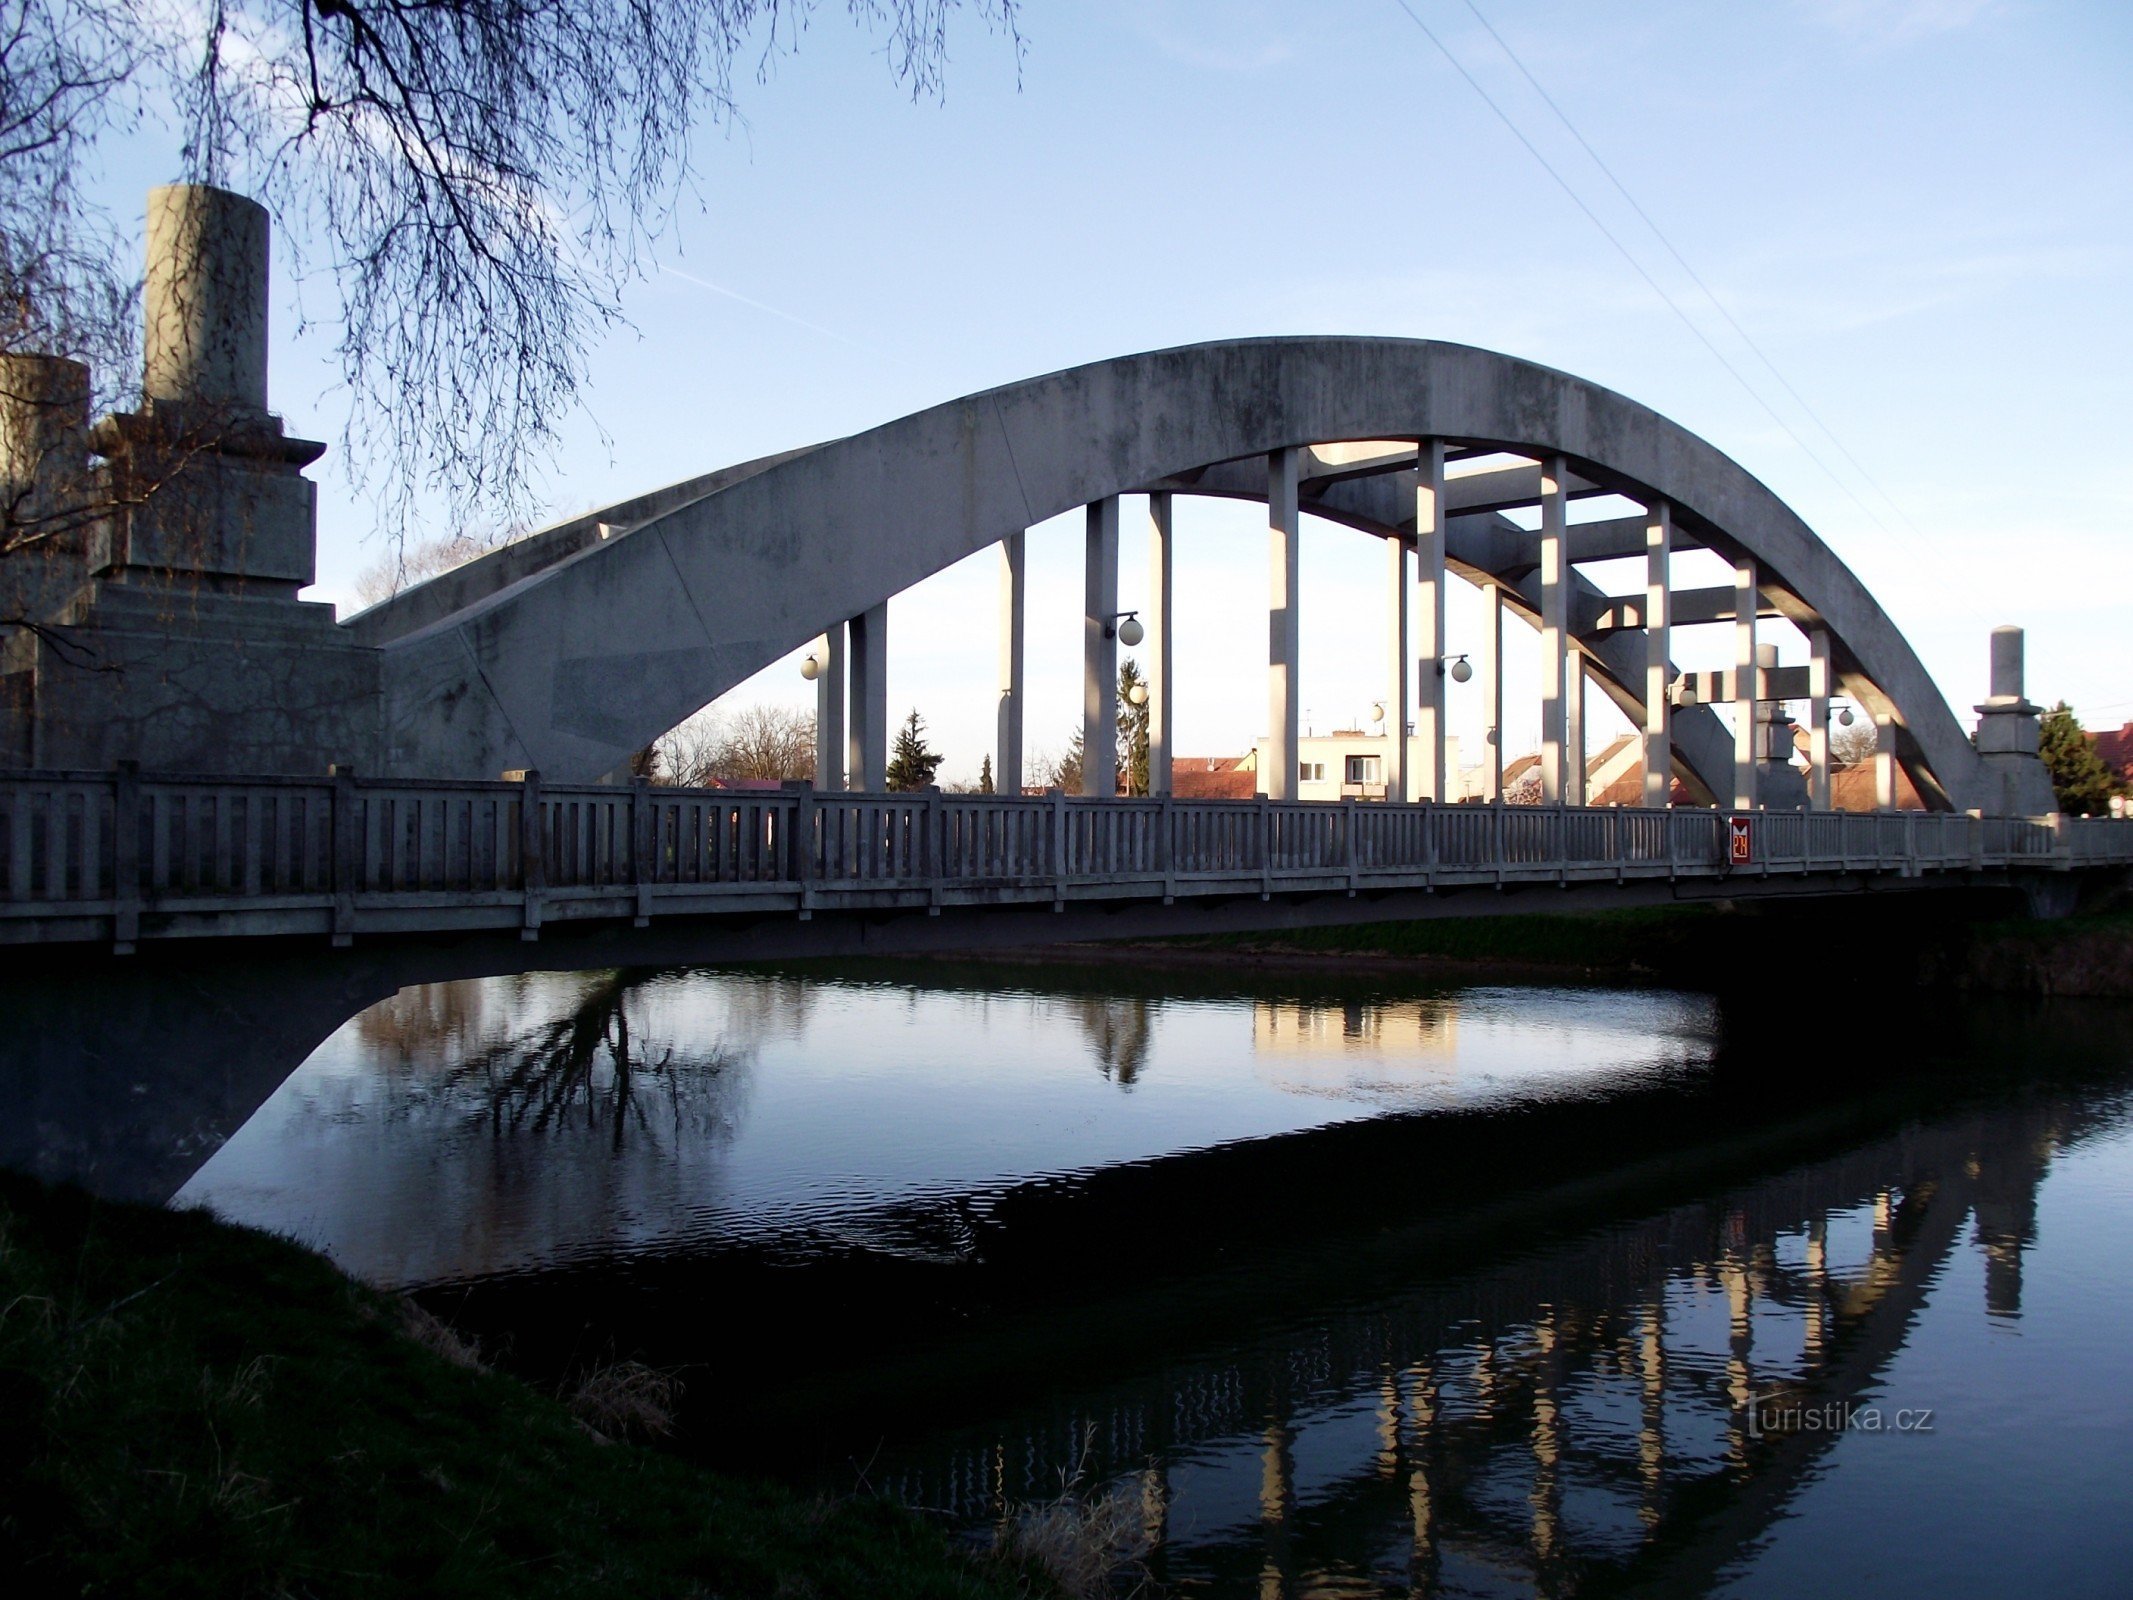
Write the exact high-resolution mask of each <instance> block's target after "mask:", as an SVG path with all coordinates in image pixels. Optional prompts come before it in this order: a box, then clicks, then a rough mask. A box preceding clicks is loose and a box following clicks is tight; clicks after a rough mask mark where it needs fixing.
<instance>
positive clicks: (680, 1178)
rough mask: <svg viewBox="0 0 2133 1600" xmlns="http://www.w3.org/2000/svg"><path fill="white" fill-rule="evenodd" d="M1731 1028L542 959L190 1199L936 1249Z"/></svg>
mask: <svg viewBox="0 0 2133 1600" xmlns="http://www.w3.org/2000/svg"><path fill="white" fill-rule="evenodd" d="M914 971H923V973H924V976H923V977H922V978H921V979H920V980H919V981H913V976H912V974H913V972H914ZM1462 1019H1463V1020H1462ZM1715 1032H1716V1021H1715V1016H1714V1014H1713V1012H1712V1009H1711V1005H1710V1002H1709V1001H1708V1000H1705V999H1702V998H1700V997H1693V996H1685V995H1676V994H1667V993H1656V992H1655V993H1646V994H1634V995H1625V994H1617V993H1609V992H1603V991H1580V990H1562V991H1551V990H1544V989H1535V990H1527V991H1513V990H1502V989H1486V988H1482V989H1473V990H1468V991H1463V992H1460V993H1456V994H1440V995H1430V996H1422V997H1417V996H1415V995H1412V994H1400V993H1397V992H1392V993H1388V992H1384V991H1383V990H1382V989H1377V988H1370V987H1353V986H1341V985H1338V984H1336V985H1334V986H1332V987H1330V988H1327V987H1324V986H1321V987H1319V988H1317V989H1306V990H1304V991H1303V992H1298V991H1296V990H1295V989H1294V988H1293V987H1292V988H1291V989H1290V990H1289V991H1288V992H1283V993H1279V994H1272V995H1268V994H1258V995H1254V994H1251V993H1239V992H1237V991H1236V990H1235V989H1234V988H1233V987H1228V986H1225V985H1223V984H1219V983H1218V984H1212V985H1208V984H1202V985H1200V986H1197V987H1195V986H1193V985H1191V984H1186V985H1183V986H1180V985H1176V984H1171V985H1165V986H1151V987H1148V988H1145V989H1143V990H1142V991H1140V992H1135V991H1134V990H1133V989H1131V988H1128V989H1127V990H1126V991H1125V992H1120V991H1119V989H1118V988H1117V987H1116V986H1107V979H1099V980H1097V981H1094V982H1092V981H1090V979H1089V978H1088V977H1087V975H1080V976H1079V977H1075V978H1070V979H1069V980H1068V981H1064V982H1050V983H1047V982H1038V981H1026V982H1024V983H1023V985H1022V986H1021V987H1019V988H1005V987H1001V986H1000V975H999V974H998V973H997V972H989V971H988V972H969V973H958V972H957V971H955V970H954V969H952V968H938V969H909V968H906V969H891V970H884V971H880V972H874V971H867V970H864V969H851V970H849V971H846V972H844V973H842V974H840V975H837V976H814V975H798V974H793V973H769V972H748V973H739V972H703V971H689V972H621V971H613V972H595V973H584V974H575V975H555V974H546V975H543V974H534V975H529V976H524V977H517V978H504V979H496V980H491V981H486V982H473V983H455V984H445V985H436V986H431V987H425V988H415V989H409V990H407V991H405V992H403V993H402V994H400V995H398V996H396V997H395V998H394V999H392V1000H390V1001H387V1002H386V1003H384V1004H383V1005H380V1006H376V1007H373V1008H372V1009H371V1010H369V1011H366V1012H365V1013H363V1014H362V1015H361V1016H359V1017H357V1018H356V1019H354V1020H353V1021H352V1022H350V1023H349V1024H348V1025H347V1026H346V1027H344V1028H343V1029H341V1030H340V1032H339V1033H337V1034H336V1035H335V1036H334V1037H333V1038H332V1039H330V1040H328V1041H327V1043H326V1044H325V1045H323V1046H321V1047H320V1049H319V1050H318V1051H317V1052H316V1053H315V1054H314V1055H313V1057H312V1058H311V1060H309V1061H308V1062H306V1063H305V1064H304V1065H303V1067H302V1068H300V1069H299V1070H298V1071H297V1072H296V1073H294V1074H293V1075H292V1076H291V1077H290V1079H289V1081H288V1082H287V1083H286V1084H284V1085H283V1087H282V1088H281V1090H280V1091H279V1092H278V1093H277V1094H276V1095H275V1097H274V1098H273V1099H271V1100H270V1101H269V1102H268V1103H267V1104H266V1105H265V1106H264V1107H262V1108H261V1110H260V1111H259V1113H258V1114H257V1115H256V1116H254V1117H253V1119H252V1120H251V1122H250V1123H248V1124H247V1125H246V1127H245V1128H244V1129H242V1130H241V1131H240V1132H239V1133H238V1134H237V1135H236V1137H234V1138H233V1139H231V1140H230V1142H229V1143H228V1144H227V1145H226V1146H225V1147H224V1148H223V1150H222V1151H221V1152H220V1153H218V1154H217V1155H216V1157H215V1158H214V1159H213V1160H212V1161H210V1162H209V1163H208V1164H207V1165H206V1166H205V1167H203V1168H202V1170H201V1171H200V1173H199V1174H198V1175H197V1176H196V1177H195V1178H194V1180H193V1181H192V1182H191V1183H190V1184H188V1185H187V1186H186V1188H185V1190H184V1191H183V1192H182V1193H181V1195H180V1199H181V1201H187V1202H200V1203H205V1204H208V1205H211V1206H213V1207H214V1208H215V1209H217V1210H218V1211H221V1212H223V1213H225V1214H226V1215H230V1216H232V1217H235V1218H237V1219H239V1220H243V1221H248V1222H253V1223H256V1224H259V1225H263V1226H269V1227H275V1228H279V1229H282V1230H283V1231H287V1232H291V1233H294V1234H296V1235H298V1236H299V1237H302V1238H306V1239H308V1240H311V1241H312V1242H314V1243H317V1244H319V1245H321V1246H323V1247H325V1248H327V1249H330V1250H332V1251H333V1252H334V1253H335V1254H336V1255H337V1256H338V1257H339V1258H340V1259H341V1260H342V1261H343V1263H344V1264H345V1265H347V1266H349V1267H350V1268H351V1269H352V1270H355V1271H358V1272H360V1273H363V1274H365V1275H367V1276H370V1277H372V1278H375V1279H377V1280H379V1281H382V1282H388V1283H399V1284H407V1283H433V1282H439V1281H449V1280H452V1279H457V1278H464V1277H473V1276H481V1275H484V1274H488V1273H493V1272H499V1271H518V1270H526V1269H529V1268H534V1267H538V1266H540V1265H542V1264H545V1263H553V1262H557V1261H562V1260H576V1259H584V1258H587V1257H605V1256H611V1255H613V1254H615V1253H617V1252H629V1251H666V1250H674V1249H697V1248H720V1247H725V1246H731V1245H734V1244H737V1243H747V1244H751V1245H765V1244H774V1245H777V1246H778V1247H781V1248H787V1249H790V1250H792V1251H794V1252H796V1253H801V1254H806V1253H809V1252H811V1251H814V1250H816V1249H819V1248H821V1247H823V1246H824V1244H825V1241H827V1243H828V1245H830V1246H832V1247H834V1248H838V1249H851V1248H858V1249H867V1250H873V1251H878V1252H885V1253H889V1254H897V1253H913V1254H917V1255H921V1256H924V1257H927V1258H929V1259H930V1258H938V1257H941V1256H942V1255H943V1252H944V1251H945V1252H946V1253H947V1255H949V1256H954V1255H956V1254H959V1253H964V1252H967V1250H968V1249H969V1248H970V1247H971V1246H970V1240H971V1239H972V1238H973V1234H972V1229H973V1227H974V1226H975V1225H976V1224H977V1223H978V1222H979V1221H981V1220H982V1218H983V1217H984V1216H985V1215H986V1214H987V1213H988V1211H989V1210H990V1208H991V1206H992V1203H993V1201H994V1199H995V1198H996V1197H997V1196H999V1195H1001V1194H1003V1193H1006V1192H1008V1191H1010V1190H1012V1189H1014V1188H1015V1187H1016V1186H1018V1185H1023V1184H1028V1183H1031V1182H1042V1181H1051V1180H1057V1179H1060V1178H1062V1177H1069V1176H1072V1175H1074V1174H1078V1173H1085V1172H1091V1171H1095V1170H1098V1169H1101V1168H1105V1167H1109V1166H1116V1165H1119V1164H1121V1163H1134V1162H1145V1161H1149V1160H1152V1159H1155V1158H1158V1157H1162V1156H1167V1155H1173V1154H1176V1153H1179V1152H1181V1151H1188V1150H1195V1149H1204V1148H1208V1147H1211V1146H1217V1145H1224V1144H1231V1143H1235V1142H1238V1141H1243V1140H1251V1139H1258V1138H1264V1137H1267V1136H1269V1135H1274V1134H1283V1133H1291V1132H1295V1131H1298V1130H1302V1129H1308V1128H1314V1127H1322V1126H1326V1125H1329V1124H1332V1123H1337V1122H1343V1121H1350V1120H1355V1119H1360V1118H1368V1117H1372V1116H1376V1115H1379V1114H1382V1113H1384V1112H1387V1111H1414V1110H1420V1109H1427V1108H1431V1107H1455V1106H1471V1105H1479V1104H1484V1103H1488V1102H1490V1101H1493V1100H1531V1099H1534V1098H1537V1097H1543V1096H1546V1095H1548V1094H1552V1093H1589V1092H1594V1091H1595V1090H1597V1089H1600V1088H1604V1087H1606V1086H1608V1085H1610V1084H1618V1083H1621V1082H1627V1081H1630V1080H1633V1079H1636V1078H1639V1077H1644V1076H1649V1075H1652V1074H1655V1073H1657V1074H1664V1073H1667V1072H1673V1071H1679V1070H1684V1069H1687V1068H1690V1067H1693V1066H1694V1065H1695V1064H1696V1063H1697V1062H1698V1061H1700V1060H1702V1059H1703V1058H1704V1057H1705V1056H1706V1055H1707V1054H1708V1052H1709V1049H1710V1041H1711V1039H1712V1038H1713V1036H1714V1035H1715ZM1091 1067H1093V1068H1094V1071H1091V1070H1090V1068H1091ZM417 1217H419V1218H421V1219H422V1221H421V1224H420V1225H419V1226H410V1225H408V1219H411V1218H417ZM944 1241H949V1242H947V1243H944Z"/></svg>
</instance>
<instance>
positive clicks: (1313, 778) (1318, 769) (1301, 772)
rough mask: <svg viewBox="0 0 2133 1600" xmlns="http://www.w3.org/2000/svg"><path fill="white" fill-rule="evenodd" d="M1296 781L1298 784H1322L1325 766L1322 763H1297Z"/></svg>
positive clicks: (1324, 776) (1324, 777)
mask: <svg viewBox="0 0 2133 1600" xmlns="http://www.w3.org/2000/svg"><path fill="white" fill-rule="evenodd" d="M1296 781H1297V782H1298V783H1324V782H1325V781H1326V764H1325V763H1324V762H1323V761H1299V762H1297V763H1296Z"/></svg>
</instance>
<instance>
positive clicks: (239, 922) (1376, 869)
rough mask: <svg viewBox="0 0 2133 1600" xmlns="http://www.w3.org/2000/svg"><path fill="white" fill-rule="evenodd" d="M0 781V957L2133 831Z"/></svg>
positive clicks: (2042, 850)
mask: <svg viewBox="0 0 2133 1600" xmlns="http://www.w3.org/2000/svg"><path fill="white" fill-rule="evenodd" d="M1737 817H1738V814H1732V813H1726V812H1720V811H1709V810H1702V809H1684V810H1649V811H1648V810H1641V809H1625V808H1614V807H1605V808H1578V807H1541V806H1516V805H1512V806H1505V805H1492V806H1473V805H1456V806H1435V805H1427V804H1422V805H1387V804H1382V803H1374V802H1365V803H1355V802H1342V803H1337V804H1329V803H1324V802H1270V801H1249V800H1246V801H1180V800H1171V799H1161V798H1157V799H1120V800H1087V799H1079V798H1069V797H1066V796H1063V795H1043V796H995V795H960V794H956V795H950V794H938V793H923V794H897V795H855V794H843V793H838V794H828V793H821V794H818V793H815V792H814V791H812V790H810V789H808V788H806V787H804V786H795V787H788V788H786V789H783V790H779V791H734V790H687V789H655V788H650V787H647V786H643V785H639V786H636V787H616V786H600V785H594V786H571V787H548V786H544V785H542V783H541V782H540V780H539V779H538V777H537V776H536V777H529V778H528V779H526V780H525V781H524V782H518V783H513V782H490V783H452V782H439V781H407V780H364V779H358V778H355V777H351V776H347V775H339V776H335V777H332V778H328V779H322V780H309V779H273V778H248V779H235V780H232V779H216V778H194V777H182V776H161V775H155V776H151V775H147V774H142V773H137V772H134V771H131V770H128V769H123V768H122V769H120V770H118V771H115V772H109V773H19V774H12V775H8V776H5V777H0V943H14V944H21V943H29V942H38V943H70V942H71V943H105V944H109V945H112V946H114V947H116V948H117V949H119V950H121V951H124V950H126V949H130V948H132V947H133V945H134V944H135V943H136V942H137V941H138V940H141V939H159V940H160V939H188V938H190V939H197V938H232V937H247V936H250V937H260V936H268V935H292V934H294V935H318V936H325V937H329V938H331V939H332V940H333V941H334V942H336V943H345V942H347V941H348V940H350V939H353V938H354V937H356V936H358V935H373V934H405V933H443V932H452V931H459V930H465V931H476V930H489V931H495V930H508V929H512V928H517V929H519V930H520V931H521V932H522V934H523V935H524V936H525V937H526V938H529V939H531V938H537V937H538V936H539V931H540V928H541V926H542V925H543V924H544V923H548V922H565V921H582V920H587V919H626V920H628V921H631V922H634V923H635V924H637V925H639V926H643V925H645V924H646V923H648V922H649V921H650V919H652V918H653V917H670V916H676V917H680V916H692V917H693V916H706V915H721V914H726V915H731V914H743V913H745V914H755V915H761V914H763V913H766V912H784V913H787V914H793V915H798V916H802V917H806V916H811V915H812V914H814V913H815V912H817V911H838V910H880V911H896V910H915V909H924V910H928V911H934V910H942V909H948V908H954V907H964V906H978V905H985V906H1003V905H1020V906H1032V905H1040V906H1041V905H1044V904H1046V903H1050V904H1053V905H1060V906H1063V905H1065V904H1066V903H1068V902H1070V901H1074V902H1088V901H1104V900H1142V901H1148V900H1155V899H1158V898H1160V899H1161V900H1162V901H1163V902H1164V903H1166V904H1167V903H1170V902H1172V901H1174V900H1187V899H1192V898H1196V897H1220V898H1234V897H1236V896H1239V895H1258V896H1261V897H1266V898H1271V897H1273V896H1276V895H1294V894H1325V893H1335V894H1338V893H1343V892H1346V893H1366V892H1367V893H1375V892H1382V891H1389V890H1400V889H1424V888H1454V887H1460V886H1468V885H1477V884H1480V885H1503V886H1506V887H1509V886H1512V885H1523V884H1546V883H1561V884H1573V883H1586V884H1595V883H1596V884H1605V883H1629V882H1633V881H1634V882H1650V881H1653V880H1659V881H1668V880H1674V881H1679V880H1695V879H1706V880H1724V879H1734V880H1746V881H1743V882H1741V885H1740V887H1741V888H1742V889H1743V890H1747V889H1750V888H1752V887H1753V885H1754V880H1759V879H1765V878H1770V877H1783V876H1786V875H1802V876H1804V875H1819V876H1828V875H1831V874H1838V875H1860V876H1862V877H1904V878H1915V877H1918V876H1920V875H1922V874H1927V873H1961V874H1982V873H1986V872H2003V871H2006V870H2008V869H2023V870H2032V871H2052V870H2069V869H2072V868H2076V867H2083V866H2108V865H2116V864H2133V821H2112V820H2091V819H2077V818H2064V817H2052V818H2043V819H2023V818H1995V817H1977V816H1970V815H1961V814H1950V813H1939V812H1897V813H1874V814H1859V813H1846V812H1760V813H1755V814H1752V815H1750V816H1749V817H1748V819H1747V827H1748V859H1747V860H1746V861H1745V862H1742V861H1738V860H1736V859H1735V857H1734V853H1733V844H1734V840H1733V832H1732V823H1733V822H1734V821H1735V820H1736V819H1737Z"/></svg>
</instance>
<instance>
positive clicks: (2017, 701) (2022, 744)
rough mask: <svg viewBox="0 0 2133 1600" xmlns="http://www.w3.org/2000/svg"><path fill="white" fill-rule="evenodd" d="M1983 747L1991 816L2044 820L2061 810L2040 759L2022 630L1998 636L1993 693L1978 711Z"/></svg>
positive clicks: (1985, 803) (1996, 632)
mask: <svg viewBox="0 0 2133 1600" xmlns="http://www.w3.org/2000/svg"><path fill="white" fill-rule="evenodd" d="M1977 713H1978V718H1977V733H1976V734H1975V735H1974V738H1973V742H1974V743H1975V744H1976V745H1977V753H1978V757H1979V762H1980V764H1981V765H1982V766H1983V768H1984V781H1983V783H1982V784H1981V785H1980V786H1979V787H1980V790H1981V800H1982V809H1983V810H1984V812H1985V814H1986V815H1987V816H1996V817H2041V816H2046V815H2049V814H2050V813H2051V812H2054V811H2057V810H2058V809H2059V800H2058V796H2057V795H2056V794H2054V793H2053V791H2052V777H2051V773H2050V772H2049V771H2048V770H2047V769H2046V768H2045V765H2044V761H2043V758H2042V757H2041V756H2039V755H2038V754H2037V747H2038V742H2039V738H2040V732H2041V730H2040V728H2039V725H2038V721H2037V707H2035V706H2034V705H2031V704H2030V703H2029V701H2028V700H2027V699H2026V698H2025V697H2024V695H2023V693H2022V630H2021V629H2020V628H1994V629H1993V630H1992V693H1991V695H1990V696H1989V697H1988V698H1987V699H1986V701H1985V703H1984V704H1983V705H1981V706H1979V707H1978V708H1977Z"/></svg>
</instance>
